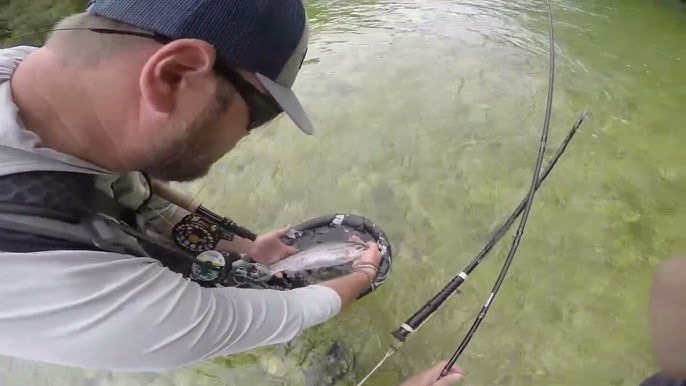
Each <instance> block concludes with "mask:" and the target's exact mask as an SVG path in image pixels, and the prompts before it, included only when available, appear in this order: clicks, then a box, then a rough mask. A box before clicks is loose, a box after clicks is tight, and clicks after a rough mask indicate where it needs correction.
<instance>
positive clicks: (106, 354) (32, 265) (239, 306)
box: [0, 47, 341, 371]
mask: <svg viewBox="0 0 686 386" xmlns="http://www.w3.org/2000/svg"><path fill="white" fill-rule="evenodd" d="M33 49H35V48H31V47H14V48H10V49H4V50H0V175H8V174H12V173H18V172H25V171H32V170H67V171H69V170H71V171H79V172H85V173H91V174H96V175H99V176H102V177H103V178H112V179H114V178H116V177H117V176H115V175H113V174H112V173H109V172H108V171H106V170H103V169H101V168H98V167H97V166H95V165H92V164H89V163H87V162H85V161H83V160H80V159H77V158H74V157H71V156H68V155H66V154H62V153H59V152H56V151H54V150H51V149H47V148H43V147H41V145H40V139H39V138H38V137H37V136H36V135H35V134H34V133H32V132H30V131H27V130H25V129H24V128H22V126H21V123H20V120H19V119H18V115H17V114H18V112H17V107H16V105H15V104H14V103H13V101H12V93H11V90H10V82H9V80H10V78H11V76H12V74H13V72H14V69H15V68H16V67H17V66H18V64H19V63H20V61H21V60H22V59H23V58H24V57H25V56H26V55H27V54H28V53H29V52H31V51H32V50H33ZM340 307H341V300H340V297H339V296H338V294H337V293H336V292H335V291H333V290H332V289H330V288H327V287H324V286H317V285H314V286H309V287H306V288H300V289H296V290H292V291H274V290H266V289H263V290H251V289H236V288H204V287H201V286H199V285H198V284H196V283H194V282H191V281H189V280H186V279H184V278H183V277H182V276H181V275H179V274H177V273H175V272H172V271H170V270H169V269H167V268H165V267H163V266H162V265H161V264H160V263H159V262H158V261H157V260H154V259H152V258H147V257H134V256H130V255H124V254H116V253H109V252H96V251H83V250H81V251H46V252H35V253H7V252H0V355H6V356H13V357H19V358H24V359H29V360H35V361H42V362H49V363H55V364H61V365H68V366H76V367H83V368H94V369H103V370H123V371H165V370H169V369H172V368H176V367H179V366H183V365H186V364H190V363H194V362H198V361H202V360H207V359H211V358H214V357H218V356H225V355H229V354H233V353H238V352H242V351H246V350H250V349H252V348H256V347H260V346H265V345H271V344H277V343H283V342H287V341H289V340H291V339H292V338H293V337H294V336H295V335H297V334H298V333H299V332H301V331H303V330H304V329H307V328H309V327H311V326H314V325H316V324H319V323H322V322H324V321H326V320H327V319H329V318H331V317H333V316H335V315H336V314H337V313H338V312H339V311H340Z"/></svg>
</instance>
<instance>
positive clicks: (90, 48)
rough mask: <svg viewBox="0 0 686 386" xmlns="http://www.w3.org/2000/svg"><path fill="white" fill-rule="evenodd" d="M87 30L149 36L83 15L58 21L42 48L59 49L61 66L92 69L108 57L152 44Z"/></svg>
mask: <svg viewBox="0 0 686 386" xmlns="http://www.w3.org/2000/svg"><path fill="white" fill-rule="evenodd" d="M87 28H103V29H105V28H106V29H113V30H120V31H126V32H137V33H148V34H152V32H151V31H147V30H144V29H141V28H138V27H134V26H132V25H129V24H125V23H120V22H118V21H115V20H112V19H108V18H105V17H102V16H98V15H94V14H91V13H88V12H83V13H77V14H74V15H71V16H67V17H66V18H64V19H62V20H61V21H59V22H58V23H57V24H56V25H55V28H54V29H55V31H52V33H51V34H50V35H49V36H48V39H47V40H46V43H45V45H46V46H47V47H59V50H56V51H57V52H58V54H60V56H61V59H62V60H64V61H65V62H68V63H74V64H82V65H88V64H91V65H93V64H97V63H98V62H99V61H100V60H102V59H105V58H107V57H110V56H111V55H118V54H121V53H123V52H124V51H125V50H128V49H131V48H134V47H143V46H144V45H147V44H153V41H152V40H149V39H144V38H140V37H137V36H131V35H122V34H104V33H97V32H93V31H88V30H85V29H87Z"/></svg>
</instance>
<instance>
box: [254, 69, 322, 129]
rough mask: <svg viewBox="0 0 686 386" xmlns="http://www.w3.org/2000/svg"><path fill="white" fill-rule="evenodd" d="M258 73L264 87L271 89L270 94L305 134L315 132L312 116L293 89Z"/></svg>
mask: <svg viewBox="0 0 686 386" xmlns="http://www.w3.org/2000/svg"><path fill="white" fill-rule="evenodd" d="M256 75H257V79H259V80H260V82H261V83H262V85H263V86H264V88H266V89H267V91H269V94H271V96H272V97H274V99H276V102H278V103H279V106H281V108H282V109H283V111H284V112H285V113H286V114H287V115H288V116H289V117H290V118H291V120H292V121H293V123H295V125H296V126H298V127H299V128H300V130H302V131H303V132H304V133H305V134H309V135H312V134H314V127H313V126H312V122H310V118H308V117H307V114H305V110H304V109H303V107H302V105H301V104H300V101H299V100H298V97H296V96H295V93H294V92H293V90H291V89H290V88H288V87H285V86H282V85H280V84H278V83H276V82H274V81H273V80H271V79H269V78H267V77H266V76H264V75H262V74H256Z"/></svg>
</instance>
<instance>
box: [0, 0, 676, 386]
mask: <svg viewBox="0 0 686 386" xmlns="http://www.w3.org/2000/svg"><path fill="white" fill-rule="evenodd" d="M553 7H554V9H553V12H554V19H555V29H556V31H555V32H556V38H557V40H556V44H557V67H556V85H555V95H554V103H553V107H554V108H553V119H552V126H551V134H550V140H549V154H552V152H553V151H554V149H555V148H556V147H557V145H558V144H559V143H560V141H561V139H562V138H563V137H564V136H565V135H566V134H567V131H568V129H569V128H570V127H571V125H572V124H573V122H574V121H575V119H576V117H577V116H578V114H579V113H581V112H582V111H584V110H587V111H588V112H589V114H590V116H589V119H588V120H587V121H586V123H585V124H584V126H583V128H582V130H581V131H580V132H579V133H578V134H577V136H576V137H575V139H574V141H573V142H572V144H571V145H570V147H569V148H568V151H567V153H566V154H565V156H564V157H563V158H562V160H561V161H560V163H559V164H558V166H557V167H556V169H555V170H554V172H553V174H552V175H551V176H550V177H549V179H548V180H547V182H546V183H545V184H544V186H543V187H542V188H541V189H540V190H539V193H538V194H537V200H536V202H535V204H534V207H533V209H532V213H531V215H530V218H529V223H528V227H527V231H526V233H525V235H524V239H523V241H522V244H521V246H520V249H519V252H518V254H517V256H516V260H515V263H514V264H513V266H512V268H511V269H510V273H509V275H508V278H507V280H506V282H505V284H504V285H503V287H502V289H501V292H500V294H499V296H498V298H497V299H496V301H495V303H494V304H493V307H492V309H491V311H490V313H489V315H488V317H487V319H486V320H485V321H484V323H483V324H482V326H481V329H480V331H479V332H478V334H477V335H476V336H475V337H474V339H473V340H472V343H471V344H470V346H469V348H468V349H467V351H466V352H465V354H464V355H463V357H462V360H461V364H462V365H463V367H465V368H466V370H467V372H468V376H467V378H466V381H465V382H463V384H464V385H541V386H543V385H588V384H592V385H637V384H638V383H639V382H640V381H641V380H642V379H643V378H645V377H647V376H648V375H649V374H650V373H651V372H653V371H654V363H653V359H652V355H651V352H650V349H651V347H650V336H649V333H648V319H647V297H648V289H649V283H650V277H651V270H652V269H653V268H654V267H655V265H657V264H658V263H659V262H660V261H662V260H664V259H666V258H668V257H669V256H671V255H673V254H676V253H680V252H681V251H683V250H684V249H686V243H685V242H684V239H683V238H682V237H681V235H682V229H684V226H685V225H686V204H684V203H683V201H682V200H681V197H682V196H683V192H684V191H686V179H685V178H686V175H685V172H686V169H685V168H684V167H683V166H682V165H684V164H685V161H686V153H684V152H683V151H682V148H683V145H682V143H684V141H685V140H686V134H685V133H684V132H682V131H681V130H682V129H683V125H684V123H683V122H684V113H683V106H684V104H685V103H686V80H684V79H685V77H684V75H686V67H684V62H685V61H686V44H684V41H685V38H686V13H685V11H684V9H683V7H681V6H680V5H679V4H678V2H677V1H668V0H665V1H658V0H655V1H637V0H625V1H622V2H619V1H600V0H597V1H591V0H578V1H574V2H572V1H566V2H557V1H556V2H554V3H553ZM308 8H309V9H308V11H309V16H310V23H311V26H312V28H313V36H312V42H311V47H310V49H309V54H308V57H307V62H306V64H305V66H304V67H303V70H302V73H301V75H300V76H299V78H298V80H297V82H296V87H295V88H296V91H297V92H298V94H299V95H300V97H301V100H302V102H303V104H304V105H305V106H306V109H307V111H308V112H309V113H310V115H311V118H312V119H313V121H314V123H315V126H316V129H317V135H316V136H314V137H307V136H304V135H301V134H300V133H299V132H298V130H297V129H296V128H295V127H294V126H293V125H292V124H291V123H290V122H288V121H287V120H285V119H282V120H279V121H277V122H275V123H274V124H273V125H272V126H271V127H269V128H267V129H266V130H263V131H261V132H258V133H255V134H254V135H252V136H251V137H249V138H248V139H246V140H245V141H244V142H242V143H241V144H240V146H239V147H238V148H237V149H236V150H235V151H234V152H232V153H231V154H230V155H228V156H227V157H225V159H224V160H222V162H221V163H220V164H219V165H217V166H216V167H215V168H214V169H213V171H212V173H211V175H210V176H208V178H206V179H205V180H203V181H200V182H198V183H196V184H191V185H189V186H187V187H186V188H187V189H188V191H189V192H192V193H193V194H195V195H197V196H198V197H199V198H201V199H202V200H204V201H205V202H206V204H207V206H209V207H211V208H213V209H215V210H217V211H219V212H223V213H226V214H228V215H230V216H231V217H233V218H234V219H235V220H237V221H238V222H239V223H242V224H245V225H247V226H250V227H251V228H253V229H254V230H258V231H266V230H269V229H273V228H275V227H280V226H283V225H285V224H288V223H293V224H295V223H298V222H300V221H304V220H306V219H308V218H312V217H315V216H319V215H322V214H327V213H333V212H354V213H358V214H363V215H365V216H368V217H370V218H372V219H374V220H375V221H376V222H377V223H378V224H379V225H380V226H381V227H382V228H383V229H384V230H385V231H386V233H387V234H388V236H389V237H390V239H391V241H392V242H393V244H394V247H395V257H396V260H395V264H394V267H393V272H392V275H391V277H390V279H389V280H388V281H387V282H386V284H385V285H384V286H383V287H382V288H381V289H380V290H379V291H378V292H377V293H375V294H374V295H373V296H370V297H368V298H366V299H364V300H363V301H361V302H358V303H356V304H355V305H354V306H353V307H352V308H351V309H349V310H348V311H347V312H345V313H343V314H341V315H340V316H339V317H337V318H336V319H334V320H332V321H330V322H327V323H326V324H324V325H322V326H320V327H317V328H314V329H312V330H310V331H308V333H307V334H305V335H303V336H302V337H299V338H298V339H297V340H296V341H295V342H294V344H292V345H289V346H287V347H285V348H284V347H270V348H266V349H262V350H257V351H256V352H254V353H247V354H246V355H242V356H237V357H232V358H228V359H226V360H219V361H216V362H214V363H208V364H203V365H200V366H194V367H192V368H186V369H181V370H179V371H176V372H173V373H171V374H165V375H147V374H142V375H131V374H108V373H96V372H83V371H80V370H71V369H63V368H58V367H54V366H44V365H35V364H29V363H24V362H21V361H16V360H4V361H2V362H0V384H3V385H4V384H7V385H41V384H50V385H62V384H64V385H165V386H166V385H174V386H177V385H278V384H285V385H300V384H305V383H304V381H303V379H305V377H304V375H303V374H302V373H301V371H300V370H298V367H299V365H300V364H301V362H302V364H305V365H307V364H308V363H309V361H310V360H311V359H312V358H315V359H316V358H318V357H321V355H322V353H325V351H326V350H328V348H329V347H330V346H331V344H332V343H333V342H339V343H340V344H341V345H343V346H345V347H347V348H349V349H350V350H352V352H354V354H355V362H354V366H351V369H350V371H349V372H348V373H347V375H346V377H344V379H343V380H342V381H341V382H339V384H340V385H345V384H353V385H354V384H355V383H354V381H355V380H359V379H360V378H362V377H363V376H364V375H365V374H366V372H367V371H368V370H369V369H371V368H372V367H373V366H374V364H376V362H377V361H378V360H379V359H380V358H381V357H382V356H383V354H384V353H385V352H386V349H387V347H388V345H389V344H390V343H391V342H393V341H394V340H393V338H392V337H391V336H390V332H391V331H393V330H394V329H395V328H397V327H398V326H399V325H400V324H401V323H402V322H404V321H405V319H406V318H407V317H408V316H410V315H411V314H412V313H413V312H414V311H415V310H416V309H417V308H418V307H420V306H421V305H423V304H424V302H425V301H426V300H427V299H428V298H429V297H430V296H432V295H433V294H434V293H435V292H436V291H437V290H438V289H440V288H441V287H442V286H443V285H444V284H445V283H446V282H447V281H448V280H449V279H450V278H451V277H452V276H454V275H455V274H456V273H458V272H459V271H460V270H461V269H462V268H463V267H464V266H465V265H466V264H467V262H468V261H469V260H470V259H471V258H472V256H473V255H475V254H476V253H477V252H478V251H479V250H480V249H481V247H482V246H483V244H484V243H485V242H486V240H487V239H488V237H489V235H490V232H492V231H493V230H494V229H495V228H496V227H497V226H498V225H499V224H500V223H501V222H502V221H503V220H504V219H505V218H506V217H507V215H509V213H510V212H511V211H512V210H513V209H514V207H515V206H516V205H517V204H518V203H519V201H520V200H521V199H522V198H523V196H524V194H525V193H526V190H527V189H528V186H529V183H530V178H531V173H532V168H533V166H534V162H535V157H536V150H537V147H538V140H539V136H540V130H541V126H542V123H543V115H544V107H545V98H546V93H547V80H548V79H547V75H548V67H547V66H548V58H547V55H548V35H547V19H546V12H545V3H544V2H542V1H536V2H534V1H515V2H506V1H495V0H491V1H468V2H455V1H447V0H423V1H421V2H417V1H414V2H412V1H402V0H396V1H390V0H387V1H370V0H367V1H361V0H340V1H309V2H308ZM509 240H511V239H509V238H507V237H506V238H505V239H504V240H503V242H502V243H501V244H500V245H499V247H497V248H496V249H495V250H494V251H493V252H492V254H491V255H489V259H488V260H487V261H486V262H484V263H483V264H482V265H481V266H480V267H479V268H478V269H477V271H475V272H474V273H473V274H472V276H471V277H470V279H469V281H468V282H467V283H466V284H465V285H464V286H463V287H462V290H463V294H461V295H459V296H455V297H453V298H452V299H451V300H450V301H449V302H448V303H447V304H446V306H445V307H444V308H443V309H442V310H441V311H440V312H439V313H438V314H436V315H435V316H434V317H433V318H432V319H431V320H430V321H429V322H428V323H427V324H426V325H425V326H424V327H423V328H422V329H421V330H420V332H418V333H416V334H414V335H413V338H412V339H411V340H410V341H409V342H408V343H407V344H406V345H405V346H404V347H403V348H402V349H401V351H400V352H398V353H397V354H396V355H394V356H393V357H392V358H391V359H390V360H389V361H388V362H387V363H386V364H385V365H384V366H383V367H382V368H381V369H380V370H379V372H378V373H377V374H376V375H375V376H374V377H372V378H371V379H370V380H369V382H368V383H367V384H368V385H379V386H382V385H397V384H398V383H399V381H400V380H401V379H404V378H406V377H407V376H409V375H410V374H412V373H414V372H416V371H419V370H420V369H423V368H426V367H428V366H429V365H431V364H433V363H435V362H436V361H438V360H440V359H447V358H448V357H449V356H450V354H451V353H452V351H453V350H454V348H455V346H456V345H457V344H458V343H459V341H460V339H461V338H462V336H463V334H464V333H465V332H466V331H467V329H468V328H469V325H470V324H471V322H472V320H473V318H474V317H475V316H476V313H477V312H478V311H479V309H480V307H481V306H482V304H483V302H484V301H485V300H486V297H487V295H488V293H489V291H490V288H491V286H492V283H493V281H494V280H495V278H496V276H497V274H498V271H499V270H500V264H501V263H502V261H503V258H504V256H505V254H506V252H507V248H508V247H509V245H510V242H509ZM313 347H315V348H314V349H312V348H313ZM289 350H290V351H289ZM318 350H319V351H323V352H318ZM3 377H4V378H3ZM308 379H310V380H311V379H312V378H311V377H310V378H308ZM318 382H319V384H324V383H325V382H324V381H322V380H320V381H318Z"/></svg>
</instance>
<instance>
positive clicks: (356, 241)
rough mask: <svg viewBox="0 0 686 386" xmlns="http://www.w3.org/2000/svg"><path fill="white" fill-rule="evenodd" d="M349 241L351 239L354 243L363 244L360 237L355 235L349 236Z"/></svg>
mask: <svg viewBox="0 0 686 386" xmlns="http://www.w3.org/2000/svg"><path fill="white" fill-rule="evenodd" d="M350 241H352V242H354V243H362V244H364V241H362V239H361V238H359V237H358V236H357V235H352V236H350Z"/></svg>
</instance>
